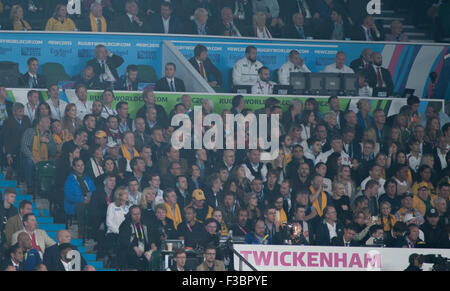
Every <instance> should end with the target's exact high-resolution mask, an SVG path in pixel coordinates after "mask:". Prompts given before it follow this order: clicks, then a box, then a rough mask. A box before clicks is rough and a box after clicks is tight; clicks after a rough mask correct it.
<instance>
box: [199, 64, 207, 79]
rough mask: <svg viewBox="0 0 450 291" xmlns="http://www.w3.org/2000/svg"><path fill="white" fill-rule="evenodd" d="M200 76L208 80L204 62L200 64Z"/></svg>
mask: <svg viewBox="0 0 450 291" xmlns="http://www.w3.org/2000/svg"><path fill="white" fill-rule="evenodd" d="M200 75H202V77H203V78H204V79H205V80H206V74H205V67H204V66H203V62H200Z"/></svg>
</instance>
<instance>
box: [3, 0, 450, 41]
mask: <svg viewBox="0 0 450 291" xmlns="http://www.w3.org/2000/svg"><path fill="white" fill-rule="evenodd" d="M80 3H81V7H80V10H79V11H77V12H76V13H72V14H71V15H68V13H67V8H66V5H67V0H44V1H42V0H41V1H37V0H2V1H0V15H1V19H3V22H2V23H0V25H1V27H0V28H1V29H6V30H25V31H29V30H48V31H93V32H134V33H166V34H167V33H170V34H174V33H175V34H183V33H187V34H196V35H223V36H236V37H245V36H247V37H257V38H266V39H270V38H280V37H282V38H293V39H307V38H308V39H312V38H314V39H334V40H344V39H351V40H360V41H364V40H367V41H369V40H370V41H381V40H385V41H408V38H407V36H406V35H405V34H404V33H403V31H402V23H401V22H399V21H397V20H395V21H392V22H391V23H386V24H389V25H390V31H389V30H387V31H386V32H385V30H384V28H383V24H384V23H383V22H382V21H380V22H375V21H374V19H373V17H371V16H370V17H367V16H368V14H367V9H366V7H367V4H368V3H369V0H317V1H312V0H283V1H277V0H189V1H187V0H172V1H162V0H154V1H141V0H130V1H122V0H99V1H94V0H80ZM383 5H385V6H386V7H390V8H392V9H393V10H394V11H398V10H399V9H403V10H406V11H407V13H408V14H409V15H410V16H411V20H412V21H413V23H414V25H415V26H420V25H423V24H428V26H430V27H432V30H433V32H432V33H433V37H434V39H435V40H436V41H439V40H440V38H441V36H442V35H446V34H449V33H450V25H449V23H448V21H447V18H446V17H445V15H446V14H447V13H448V11H449V9H450V3H449V1H447V0H427V1H422V0H414V1H413V3H411V2H410V1H405V0H396V1H394V0H383Z"/></svg>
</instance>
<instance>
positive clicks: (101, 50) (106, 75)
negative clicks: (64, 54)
mask: <svg viewBox="0 0 450 291" xmlns="http://www.w3.org/2000/svg"><path fill="white" fill-rule="evenodd" d="M122 64H123V58H122V57H121V56H118V55H114V54H112V53H110V52H109V51H108V50H107V49H106V47H105V46H104V45H102V44H99V45H97V46H96V47H95V59H92V60H90V61H88V63H87V65H88V66H91V67H92V68H93V69H94V74H95V76H96V79H97V80H98V82H99V83H100V84H102V85H103V86H104V87H105V88H106V87H108V88H112V87H113V85H114V84H115V83H116V82H118V81H119V80H120V78H119V74H118V73H117V68H118V67H120V65H122Z"/></svg>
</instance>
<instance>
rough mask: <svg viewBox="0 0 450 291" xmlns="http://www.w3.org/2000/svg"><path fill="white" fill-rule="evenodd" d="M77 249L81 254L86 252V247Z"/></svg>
mask: <svg viewBox="0 0 450 291" xmlns="http://www.w3.org/2000/svg"><path fill="white" fill-rule="evenodd" d="M78 250H79V251H80V253H81V254H85V253H86V247H78Z"/></svg>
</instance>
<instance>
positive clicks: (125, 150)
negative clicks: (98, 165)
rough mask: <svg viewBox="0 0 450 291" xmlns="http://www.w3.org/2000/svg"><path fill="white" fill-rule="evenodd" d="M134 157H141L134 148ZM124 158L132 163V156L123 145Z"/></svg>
mask: <svg viewBox="0 0 450 291" xmlns="http://www.w3.org/2000/svg"><path fill="white" fill-rule="evenodd" d="M133 155H134V157H135V158H136V157H139V153H138V152H137V151H136V149H135V148H133ZM122 157H124V158H125V159H127V160H128V161H131V155H130V152H129V151H128V149H127V148H126V147H125V145H122Z"/></svg>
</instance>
